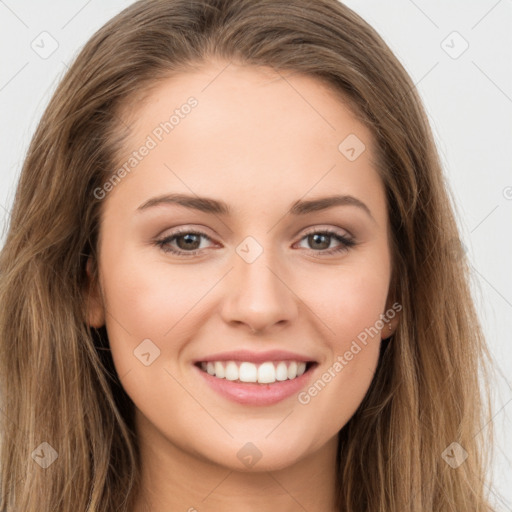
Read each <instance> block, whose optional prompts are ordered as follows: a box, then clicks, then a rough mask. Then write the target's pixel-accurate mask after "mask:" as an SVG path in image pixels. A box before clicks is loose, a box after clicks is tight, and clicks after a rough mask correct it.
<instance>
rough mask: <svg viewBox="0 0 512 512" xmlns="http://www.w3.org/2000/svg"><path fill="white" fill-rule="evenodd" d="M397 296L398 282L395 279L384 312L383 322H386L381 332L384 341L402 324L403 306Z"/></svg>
mask: <svg viewBox="0 0 512 512" xmlns="http://www.w3.org/2000/svg"><path fill="white" fill-rule="evenodd" d="M397 296H398V293H397V288H396V281H395V280H394V279H393V280H392V282H391V286H390V289H389V293H388V298H387V300H386V310H385V311H384V312H383V321H384V322H385V325H384V327H383V329H382V332H381V338H382V339H383V340H385V339H387V338H389V337H390V336H393V334H395V332H396V329H397V327H398V324H399V322H400V318H401V314H402V309H403V306H402V304H401V303H400V301H398V300H397Z"/></svg>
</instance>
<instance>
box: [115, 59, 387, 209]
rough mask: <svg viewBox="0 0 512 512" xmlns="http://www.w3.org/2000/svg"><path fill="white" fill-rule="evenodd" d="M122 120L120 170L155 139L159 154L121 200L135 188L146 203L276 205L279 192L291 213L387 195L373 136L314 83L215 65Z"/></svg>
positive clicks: (154, 91)
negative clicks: (173, 196) (312, 202)
mask: <svg viewBox="0 0 512 512" xmlns="http://www.w3.org/2000/svg"><path fill="white" fill-rule="evenodd" d="M191 98H193V99H194V101H195V106H194V107H190V106H187V105H190V104H191V102H190V99H191ZM185 106H187V107H186V108H185ZM123 117H124V122H125V123H126V124H127V125H129V126H130V130H131V134H130V136H129V137H128V138H127V140H126V141H125V145H124V148H123V149H124V154H122V155H120V159H119V165H122V164H123V163H125V162H127V160H128V158H130V154H132V152H133V151H134V150H135V151H136V150H137V148H139V147H141V146H142V145H144V144H145V142H147V141H148V140H149V139H151V141H152V144H151V145H152V146H154V147H152V149H151V151H149V152H147V153H148V154H147V155H146V156H145V157H144V158H143V159H141V160H140V162H138V163H137V165H136V168H135V169H134V172H130V173H129V174H130V175H129V176H128V178H127V179H125V180H124V182H123V184H122V187H117V189H116V190H115V191H114V193H115V194H118V193H120V191H121V189H122V188H125V189H126V191H127V192H129V191H130V187H131V193H132V195H134V194H135V195H136V196H137V199H138V200H140V201H139V204H140V202H142V201H143V200H144V199H145V198H146V199H147V196H148V195H149V194H154V193H156V192H158V193H163V192H168V191H173V192H187V193H190V192H193V193H197V194H198V195H205V196H217V197H220V196H223V197H226V196H230V198H229V199H226V201H227V202H232V201H234V202H236V200H237V198H240V200H241V201H243V202H244V203H246V202H247V201H248V200H249V199H251V200H255V198H256V197H261V195H262V193H263V194H266V195H267V196H268V194H269V192H271V193H272V196H273V199H274V201H276V200H277V201H278V200H279V197H278V196H277V195H276V194H277V193H278V192H279V194H280V195H283V194H285V195H286V197H284V196H283V202H286V203H287V204H289V203H290V202H292V201H293V200H296V199H299V198H301V197H303V196H305V195H307V194H308V193H309V192H310V191H311V193H312V194H313V195H314V194H315V193H317V192H318V193H319V194H320V193H325V192H333V193H334V192H340V193H341V192H346V193H353V194H354V195H356V194H363V195H364V193H372V192H373V193H378V192H379V191H378V188H379V187H381V185H380V178H379V176H378V174H377V172H376V165H375V161H374V151H373V138H372V134H371V132H370V131H369V129H368V128H367V127H366V126H365V125H364V124H363V123H362V122H360V121H359V120H358V119H357V118H356V117H355V116H354V115H353V113H352V111H351V109H350V108H349V106H348V105H347V104H346V102H344V101H343V96H342V95H341V94H337V93H336V91H335V90H334V89H333V87H332V86H329V85H328V84H327V83H325V82H324V81H320V80H318V79H315V78H313V77H310V76H306V75H301V74H298V73H293V72H283V71H280V72H276V71H274V70H272V69H269V68H262V67H251V66H239V65H235V64H233V63H210V64H209V65H207V66H203V67H201V68H197V69H195V70H190V71H188V72H183V73H179V74H176V75H174V76H172V77H169V78H167V79H165V80H162V81H160V82H159V83H157V84H155V86H153V87H152V88H151V90H149V91H147V94H145V96H144V99H143V100H135V101H133V102H130V103H129V104H127V106H126V109H125V111H124V113H123ZM347 150H349V153H347ZM350 151H351V153H350ZM354 151H355V152H356V158H353V157H354ZM130 182H131V185H129V183H130ZM340 188H343V190H339V189H340ZM177 189H179V190H177ZM335 189H338V190H335ZM380 192H382V191H380ZM115 194H112V195H115ZM381 199H382V198H381ZM231 200H232V201H231ZM377 200H378V198H377ZM137 206H138V205H137ZM241 206H242V205H241ZM380 206H382V205H380ZM377 207H379V205H377Z"/></svg>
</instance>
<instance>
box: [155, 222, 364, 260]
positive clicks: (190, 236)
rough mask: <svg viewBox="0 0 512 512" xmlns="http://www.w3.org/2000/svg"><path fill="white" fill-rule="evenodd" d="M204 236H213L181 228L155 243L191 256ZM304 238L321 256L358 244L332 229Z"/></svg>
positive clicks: (196, 250) (196, 251)
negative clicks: (335, 243)
mask: <svg viewBox="0 0 512 512" xmlns="http://www.w3.org/2000/svg"><path fill="white" fill-rule="evenodd" d="M202 238H204V239H206V240H210V241H211V238H210V237H209V236H208V235H206V234H205V233H202V232H201V231H192V230H189V229H181V230H178V231H176V232H174V233H173V234H172V235H169V236H166V237H165V238H162V239H160V240H156V241H155V242H154V243H155V245H157V246H158V247H159V248H160V249H162V251H164V252H165V253H171V254H175V255H177V256H184V257H189V256H195V255H196V254H199V253H200V252H201V250H202V249H204V247H201V239H202ZM302 240H306V241H307V243H309V244H311V246H312V247H313V249H311V250H310V252H312V253H315V255H317V254H318V255H320V256H328V255H331V254H336V253H340V252H344V251H348V250H349V249H350V248H351V247H353V246H355V245H356V241H355V240H354V239H353V238H348V237H346V236H345V235H342V234H341V233H339V232H337V231H335V230H332V229H323V230H316V231H310V232H308V233H306V235H305V236H303V237H302V238H301V241H302ZM333 240H334V241H337V242H338V243H339V244H340V245H339V246H338V247H333V248H329V246H330V245H331V242H332V241H333ZM173 243H175V244H176V245H177V247H176V246H173V245H172V244H173Z"/></svg>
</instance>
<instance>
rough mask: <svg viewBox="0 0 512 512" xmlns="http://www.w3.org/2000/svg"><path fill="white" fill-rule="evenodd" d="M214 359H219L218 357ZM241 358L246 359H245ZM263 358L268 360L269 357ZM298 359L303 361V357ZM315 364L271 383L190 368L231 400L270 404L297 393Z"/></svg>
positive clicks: (248, 403)
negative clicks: (248, 380)
mask: <svg viewBox="0 0 512 512" xmlns="http://www.w3.org/2000/svg"><path fill="white" fill-rule="evenodd" d="M216 357H218V356H216ZM267 357H268V355H267ZM294 357H296V356H294ZM277 359H279V358H277ZM292 359H294V358H292ZM215 360H216V361H219V360H220V359H215ZM243 360H244V361H247V359H243ZM265 360H266V361H269V359H265ZM270 360H272V359H270ZM300 360H301V361H303V360H304V359H300ZM316 366H318V365H317V364H314V365H313V366H312V367H311V368H308V370H307V371H306V372H304V373H303V374H302V375H301V376H300V377H297V378H295V379H291V380H285V381H281V382H279V381H276V382H274V383H273V384H257V383H249V382H237V381H230V380H226V379H219V378H217V377H214V376H213V375H210V374H209V373H206V372H205V371H203V370H201V369H200V368H199V367H198V366H197V365H192V368H194V371H196V372H198V373H199V374H200V376H202V378H203V379H205V382H206V383H207V384H208V385H209V386H210V388H211V389H213V390H214V391H216V392H217V393H219V394H220V395H221V396H223V397H225V398H228V399H229V400H232V401H233V402H237V403H239V404H243V405H272V404H276V403H278V402H280V401H281V400H284V399H285V398H288V397H290V396H292V395H295V394H297V393H298V392H299V391H300V390H301V389H303V388H304V387H305V386H306V385H307V383H308V382H309V381H310V379H311V376H312V374H313V372H314V369H315V368H316Z"/></svg>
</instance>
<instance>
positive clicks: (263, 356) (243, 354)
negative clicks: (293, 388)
mask: <svg viewBox="0 0 512 512" xmlns="http://www.w3.org/2000/svg"><path fill="white" fill-rule="evenodd" d="M286 359H291V360H292V361H304V362H305V363H307V362H316V361H315V360H314V359H313V358H312V357H309V356H303V355H301V354H296V353H294V352H288V351H287V350H267V351H265V352H252V351H250V350H232V351H230V352H218V353H217V354H211V355H209V356H204V357H202V358H200V359H196V360H195V361H194V364H196V363H201V362H208V361H248V362H251V363H264V362H265V361H283V360H286Z"/></svg>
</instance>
